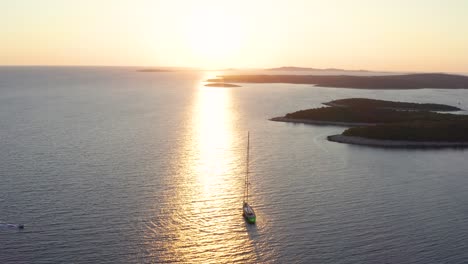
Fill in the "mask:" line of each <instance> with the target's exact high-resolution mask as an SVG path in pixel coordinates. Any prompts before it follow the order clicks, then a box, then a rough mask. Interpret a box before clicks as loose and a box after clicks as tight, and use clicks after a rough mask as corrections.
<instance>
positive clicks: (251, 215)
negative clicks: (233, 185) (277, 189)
mask: <svg viewBox="0 0 468 264" xmlns="http://www.w3.org/2000/svg"><path fill="white" fill-rule="evenodd" d="M249 150H250V133H248V132H247V163H246V167H245V187H244V203H243V205H242V215H243V216H244V218H245V220H247V222H248V223H249V224H255V221H256V220H257V217H256V216H255V211H254V210H253V208H252V206H250V205H249V185H250V182H249Z"/></svg>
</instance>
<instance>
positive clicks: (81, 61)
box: [0, 0, 468, 72]
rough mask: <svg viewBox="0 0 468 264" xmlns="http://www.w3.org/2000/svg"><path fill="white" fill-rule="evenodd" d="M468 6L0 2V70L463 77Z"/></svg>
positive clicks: (375, 1)
mask: <svg viewBox="0 0 468 264" xmlns="http://www.w3.org/2000/svg"><path fill="white" fill-rule="evenodd" d="M467 12H468V1H466V0H425V1H423V0H392V1H387V0H355V1H351V0H326V1H325V0H159V1H158V0H80V1H75V0H29V1H28V0H15V1H1V2H0V65H121V66H130V65H138V66H146V65H148V66H150V65H151V66H180V67H204V68H224V67H226V68H231V67H234V68H244V67H277V66H285V65H288V66H292V65H294V66H304V67H317V68H329V67H336V68H346V69H370V70H396V71H398V70H404V71H446V72H468V15H467Z"/></svg>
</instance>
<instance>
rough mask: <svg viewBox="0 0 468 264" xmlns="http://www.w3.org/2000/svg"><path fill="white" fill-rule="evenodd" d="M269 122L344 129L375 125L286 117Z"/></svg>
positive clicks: (275, 118)
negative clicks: (340, 127)
mask: <svg viewBox="0 0 468 264" xmlns="http://www.w3.org/2000/svg"><path fill="white" fill-rule="evenodd" d="M269 120H270V121H275V122H286V123H296V124H312V125H329V126H346V127H353V126H373V125H376V124H375V123H350V122H335V121H320V120H310V119H296V118H287V117H273V118H270V119H269Z"/></svg>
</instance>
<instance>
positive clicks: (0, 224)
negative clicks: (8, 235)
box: [0, 223, 24, 229]
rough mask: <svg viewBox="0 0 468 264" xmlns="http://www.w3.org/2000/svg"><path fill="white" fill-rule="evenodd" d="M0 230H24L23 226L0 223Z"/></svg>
mask: <svg viewBox="0 0 468 264" xmlns="http://www.w3.org/2000/svg"><path fill="white" fill-rule="evenodd" d="M0 228H13V229H23V228H24V225H21V224H7V223H0Z"/></svg>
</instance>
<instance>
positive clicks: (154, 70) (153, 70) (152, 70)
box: [137, 69, 173, 72]
mask: <svg viewBox="0 0 468 264" xmlns="http://www.w3.org/2000/svg"><path fill="white" fill-rule="evenodd" d="M137 72H173V71H172V70H165V69H140V70H137Z"/></svg>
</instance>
